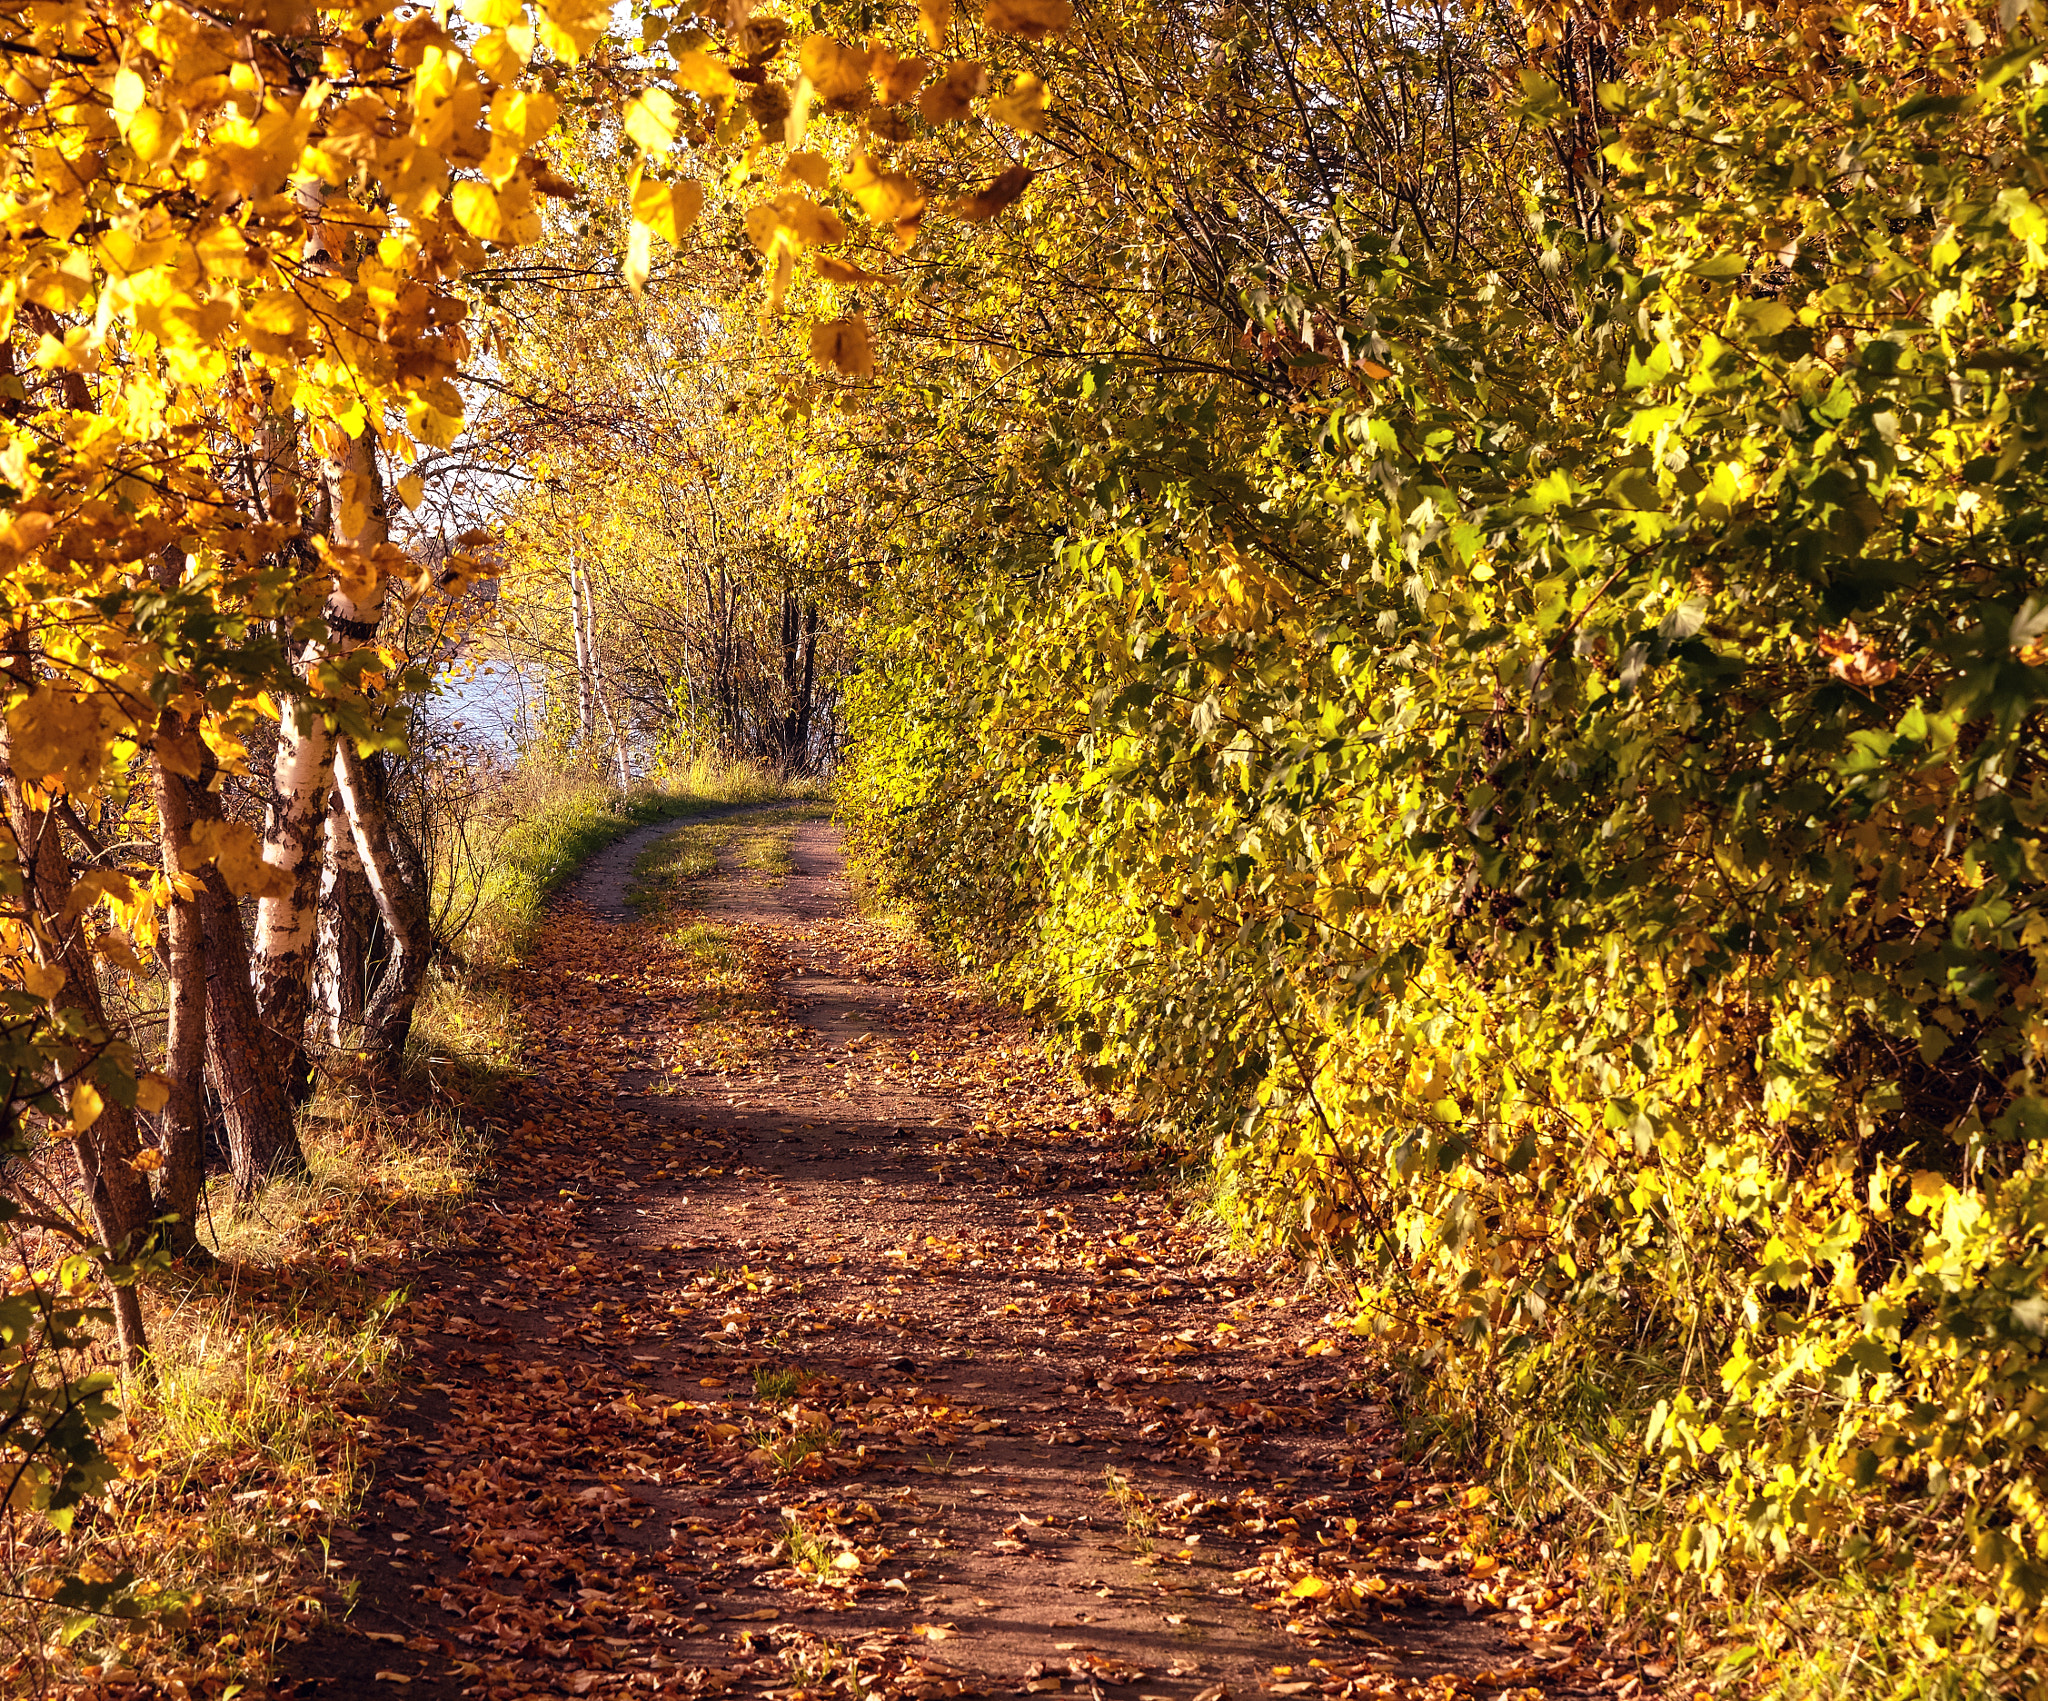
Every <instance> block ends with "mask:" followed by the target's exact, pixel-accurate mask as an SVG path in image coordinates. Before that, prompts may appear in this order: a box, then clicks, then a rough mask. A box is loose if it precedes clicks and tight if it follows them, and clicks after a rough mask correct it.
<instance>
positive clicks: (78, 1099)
mask: <svg viewBox="0 0 2048 1701" xmlns="http://www.w3.org/2000/svg"><path fill="white" fill-rule="evenodd" d="M106 1108H107V1101H106V1100H105V1099H103V1098H101V1097H100V1090H99V1088H97V1087H95V1086H94V1085H93V1084H92V1083H91V1082H90V1081H80V1082H79V1083H78V1084H77V1085H76V1086H74V1087H73V1088H72V1089H71V1132H72V1133H74V1134H83V1133H84V1132H85V1131H86V1130H87V1129H88V1128H90V1127H91V1126H92V1125H93V1124H94V1123H95V1122H97V1121H99V1119H100V1112H101V1111H103V1110H105V1109H106Z"/></svg>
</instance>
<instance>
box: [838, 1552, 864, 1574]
mask: <svg viewBox="0 0 2048 1701" xmlns="http://www.w3.org/2000/svg"><path fill="white" fill-rule="evenodd" d="M832 1569H833V1570H834V1571H858V1570H859V1569H860V1555H859V1554H857V1553H855V1552H853V1551H852V1550H851V1549H848V1550H847V1551H846V1552H845V1553H839V1554H834V1555H833V1557H832Z"/></svg>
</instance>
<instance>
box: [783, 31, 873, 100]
mask: <svg viewBox="0 0 2048 1701" xmlns="http://www.w3.org/2000/svg"><path fill="white" fill-rule="evenodd" d="M797 65H798V66H799V68H800V69H801V70H802V71H803V74H804V75H805V76H806V77H808V78H810V80H811V87H812V89H813V90H814V91H816V93H817V96H818V98H819V99H820V100H822V101H823V102H824V103H825V108H826V110H827V111H828V112H858V111H859V110H860V109H861V108H862V107H864V106H866V105H867V104H868V65H869V60H868V55H867V52H866V50H865V49H862V48H858V47H848V46H847V45H846V44H845V43H844V42H840V41H834V40H833V39H832V38H831V37H830V36H829V35H809V36H805V37H804V43H803V46H802V47H800V48H799V49H798V50H797Z"/></svg>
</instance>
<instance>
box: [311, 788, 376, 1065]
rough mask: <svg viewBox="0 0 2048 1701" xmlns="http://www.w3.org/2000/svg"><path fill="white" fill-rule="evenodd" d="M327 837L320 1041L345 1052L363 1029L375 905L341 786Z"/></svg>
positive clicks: (318, 965) (317, 984)
mask: <svg viewBox="0 0 2048 1701" xmlns="http://www.w3.org/2000/svg"><path fill="white" fill-rule="evenodd" d="M326 835H327V853H326V856H325V858H324V859H323V867H322V870H321V875H320V920H319V928H318V950H317V954H316V956H315V959H314V965H313V980H314V992H315V1002H316V1005H317V1007H318V1009H319V1012H320V1038H321V1039H322V1041H324V1042H325V1043H326V1044H327V1045H328V1046H329V1047H331V1048H332V1049H334V1050H336V1051H342V1050H345V1049H347V1048H348V1047H349V1046H351V1045H354V1044H355V1043H356V1042H357V1039H358V1030H359V1029H360V1028H361V1026H362V1020H363V988H364V984H365V981H366V979H367V978H368V973H369V961H370V945H371V935H372V934H373V932H374V931H375V928H376V905H375V900H374V899H372V897H371V896H370V887H369V882H368V881H366V880H365V879H364V878H363V861H362V858H361V857H359V856H357V855H356V841H355V834H354V833H353V832H352V831H351V830H350V827H349V824H348V806H347V804H345V803H344V802H342V798H341V791H340V788H339V787H337V788H336V789H335V790H334V792H333V793H332V794H331V796H330V798H329V801H328V805H327V826H326Z"/></svg>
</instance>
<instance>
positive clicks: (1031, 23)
mask: <svg viewBox="0 0 2048 1701" xmlns="http://www.w3.org/2000/svg"><path fill="white" fill-rule="evenodd" d="M981 22H982V26H983V27H984V28H985V29H987V31H988V32H989V34H990V35H1021V36H1022V37H1023V38H1024V39H1025V40H1026V41H1044V40H1045V39H1046V38H1047V37H1049V36H1055V35H1064V34H1066V32H1067V31H1068V30H1070V29H1072V28H1073V27H1074V8H1073V6H1072V5H1071V4H1070V3H1069V0H985V3H984V5H983V6H982V9H981Z"/></svg>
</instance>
